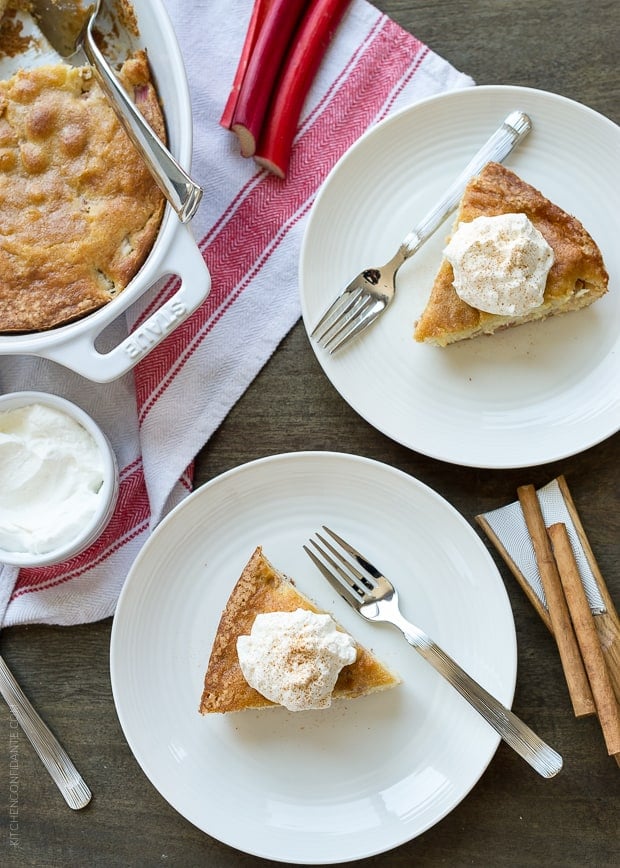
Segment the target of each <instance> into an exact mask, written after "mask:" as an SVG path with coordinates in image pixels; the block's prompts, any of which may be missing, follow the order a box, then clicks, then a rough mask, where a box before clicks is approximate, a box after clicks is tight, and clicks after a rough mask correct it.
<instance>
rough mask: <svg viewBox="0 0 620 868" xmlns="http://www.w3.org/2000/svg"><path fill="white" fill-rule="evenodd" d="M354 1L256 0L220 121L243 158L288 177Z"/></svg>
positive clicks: (281, 176)
mask: <svg viewBox="0 0 620 868" xmlns="http://www.w3.org/2000/svg"><path fill="white" fill-rule="evenodd" d="M350 2H351V0H254V6H253V8H252V14H251V17H250V23H249V25H248V30H247V33H246V37H245V42H244V44H243V49H242V51H241V57H240V58H239V64H238V66H237V71H236V73H235V78H234V81H233V85H232V89H231V91H230V94H229V96H228V100H227V102H226V106H225V108H224V112H223V114H222V117H221V119H220V123H221V125H222V126H223V127H225V128H226V129H228V130H231V131H232V132H233V133H235V135H236V136H237V138H238V139H239V146H240V149H241V153H242V154H243V156H244V157H253V158H254V159H255V160H256V162H257V163H258V164H259V165H260V166H263V167H264V168H266V169H268V170H269V171H270V172H273V173H274V174H275V175H278V177H280V178H285V177H286V174H287V171H288V167H289V161H290V154H291V148H292V145H293V139H294V137H295V132H296V130H297V125H298V122H299V116H300V115H301V110H302V108H303V104H304V100H305V98H306V96H307V93H308V90H309V89H310V85H311V84H312V82H313V80H314V77H315V76H316V73H317V71H318V68H319V66H320V64H321V60H322V59H323V56H324V54H325V52H326V50H327V47H328V45H329V43H330V41H331V39H332V36H333V34H334V32H335V30H336V28H337V27H338V24H339V23H340V21H341V19H342V16H343V15H344V12H345V10H346V8H347V6H348V5H349V3H350Z"/></svg>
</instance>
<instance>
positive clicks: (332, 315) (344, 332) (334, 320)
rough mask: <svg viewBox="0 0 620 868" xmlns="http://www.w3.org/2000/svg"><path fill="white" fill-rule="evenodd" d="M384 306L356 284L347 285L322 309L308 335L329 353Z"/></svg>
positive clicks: (372, 319) (374, 316)
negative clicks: (353, 287) (352, 286)
mask: <svg viewBox="0 0 620 868" xmlns="http://www.w3.org/2000/svg"><path fill="white" fill-rule="evenodd" d="M384 307H385V304H384V303H383V302H382V301H380V300H379V299H377V298H375V297H374V296H372V295H369V294H368V293H367V292H365V291H364V290H363V289H362V288H361V287H360V286H358V287H356V288H355V289H347V290H345V291H344V292H343V293H342V294H341V295H339V296H338V298H337V299H336V300H335V301H334V302H333V303H332V304H331V305H330V307H329V308H328V309H327V310H326V311H325V313H324V314H323V316H322V317H321V319H320V320H319V321H318V323H317V324H316V326H315V327H314V329H313V330H312V332H311V334H310V337H313V338H315V340H316V341H317V343H318V344H319V345H320V346H322V347H324V349H326V350H329V352H330V353H333V352H335V351H336V350H338V349H340V348H341V347H343V346H344V345H345V344H347V343H349V341H350V340H352V339H353V338H354V337H355V336H356V335H358V334H359V333H360V332H362V331H363V330H364V329H365V328H367V327H368V326H369V325H370V324H371V323H373V322H374V321H375V319H376V318H377V316H378V314H379V313H380V312H381V311H382V310H383V308H384Z"/></svg>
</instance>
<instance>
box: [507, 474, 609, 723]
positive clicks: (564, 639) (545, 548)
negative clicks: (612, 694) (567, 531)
mask: <svg viewBox="0 0 620 868" xmlns="http://www.w3.org/2000/svg"><path fill="white" fill-rule="evenodd" d="M517 495H518V497H519V502H520V504H521V508H522V510H523V517H524V519H525V524H526V525H527V529H528V531H529V534H530V537H531V539H532V545H533V547H534V554H535V556H536V563H537V565H538V572H539V574H540V578H541V581H542V585H543V588H544V591H545V597H546V598H547V609H548V610H549V618H550V621H551V626H552V628H553V635H554V637H555V641H556V643H557V646H558V651H559V654H560V660H561V662H562V669H563V670H564V677H565V678H566V684H567V687H568V692H569V696H570V699H571V703H572V706H573V712H574V714H575V717H585V716H586V715H589V714H596V710H597V709H596V705H595V702H594V698H593V696H592V690H591V689H590V684H589V682H588V676H587V674H586V670H585V668H584V661H583V660H582V657H581V652H580V650H579V645H578V643H577V638H576V636H575V631H574V629H573V624H572V621H571V617H570V613H569V610H568V605H567V602H566V599H565V597H564V591H563V589H562V583H561V580H560V576H559V573H558V568H557V565H556V562H555V558H554V556H553V551H552V549H551V543H550V541H549V537H548V535H547V528H546V526H545V521H544V518H543V516H542V512H541V510H540V504H539V502H538V497H537V495H536V489H535V488H534V486H533V485H522V486H520V487H519V488H518V489H517Z"/></svg>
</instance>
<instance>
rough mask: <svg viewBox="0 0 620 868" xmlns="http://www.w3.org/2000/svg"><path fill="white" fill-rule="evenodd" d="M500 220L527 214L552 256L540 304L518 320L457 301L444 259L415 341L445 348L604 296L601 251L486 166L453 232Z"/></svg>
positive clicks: (537, 197) (571, 222) (513, 179)
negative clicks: (463, 225) (477, 222)
mask: <svg viewBox="0 0 620 868" xmlns="http://www.w3.org/2000/svg"><path fill="white" fill-rule="evenodd" d="M503 214H525V215H526V216H527V217H528V218H529V220H530V221H531V223H532V224H533V226H534V227H535V229H537V230H538V231H539V232H540V233H541V234H542V236H543V238H544V239H545V241H546V242H547V244H548V245H550V247H551V249H552V251H553V264H552V265H551V268H550V270H549V272H548V275H547V280H546V284H545V285H544V298H543V301H542V304H540V305H538V306H536V307H534V308H533V309H532V310H530V311H528V312H527V313H525V314H522V315H520V316H516V315H512V316H511V315H510V314H497V313H489V312H487V311H483V310H479V309H478V308H476V307H472V306H470V305H469V304H467V303H466V302H465V301H463V300H462V299H461V298H460V297H459V295H457V292H456V290H455V288H454V285H453V282H454V272H453V268H452V265H451V264H450V262H448V261H447V259H444V260H443V261H442V263H441V266H440V268H439V271H438V273H437V276H436V278H435V282H434V284H433V287H432V290H431V293H430V297H429V300H428V303H427V305H426V308H425V309H424V311H423V312H422V315H421V316H420V318H419V320H418V322H417V323H416V325H415V330H414V337H415V340H416V341H420V342H424V343H429V344H436V345H437V346H441V347H444V346H446V345H447V344H451V343H453V342H455V341H461V340H464V339H465V338H473V337H477V336H478V335H481V334H492V333H493V332H495V331H497V330H498V329H501V328H507V327H508V326H515V325H520V324H521V323H525V322H531V321H533V320H540V319H544V318H545V317H548V316H552V315H555V314H559V313H564V312H566V311H572V310H578V309H579V308H584V307H587V306H588V305H590V304H592V303H593V302H594V301H596V300H597V299H598V298H600V297H601V296H602V295H604V294H605V292H606V291H607V284H608V274H607V271H606V269H605V265H604V262H603V257H602V255H601V251H600V250H599V248H598V247H597V245H596V243H595V242H594V241H593V239H592V238H591V237H590V235H589V234H588V232H587V231H586V230H585V229H584V227H583V226H582V225H581V223H580V222H579V221H578V220H577V219H576V218H575V217H572V216H571V215H570V214H567V213H566V212H565V211H563V210H562V209H561V208H559V207H558V206H557V205H554V204H553V203H552V202H550V201H549V199H547V198H545V196H543V194H542V193H541V192H539V191H538V190H537V189H535V188H534V187H532V186H530V184H527V183H526V182H525V181H523V180H522V179H521V178H519V177H518V176H517V175H516V174H515V173H514V172H512V171H511V170H510V169H507V168H506V167H505V166H503V165H501V164H499V163H488V164H487V166H485V168H484V169H483V170H482V172H481V173H480V174H479V175H478V176H477V177H476V178H473V179H472V180H471V181H470V182H469V184H468V185H467V188H466V189H465V192H464V194H463V197H462V199H461V202H460V205H459V209H458V213H457V216H456V220H455V223H454V228H453V232H455V231H456V229H457V227H458V225H459V224H460V223H469V222H471V221H473V220H475V219H476V218H478V217H494V216H497V215H503Z"/></svg>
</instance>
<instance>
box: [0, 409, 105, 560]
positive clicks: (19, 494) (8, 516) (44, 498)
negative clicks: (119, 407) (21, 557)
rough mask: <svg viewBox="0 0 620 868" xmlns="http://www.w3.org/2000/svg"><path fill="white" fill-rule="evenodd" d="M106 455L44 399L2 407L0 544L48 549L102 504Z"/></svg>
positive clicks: (68, 537)
mask: <svg viewBox="0 0 620 868" xmlns="http://www.w3.org/2000/svg"><path fill="white" fill-rule="evenodd" d="M103 478H104V460H103V456H102V454H101V451H100V449H99V447H98V446H97V444H96V443H95V441H94V439H93V438H92V436H91V435H90V434H89V432H88V431H86V429H85V428H84V427H83V426H82V425H80V424H79V422H77V421H75V420H74V419H72V418H71V417H70V416H68V415H67V414H66V413H63V412H62V411H60V410H57V409H56V408H55V407H50V406H47V405H43V404H36V403H35V404H30V405H28V406H25V407H17V408H15V409H12V410H6V411H3V412H0V547H2V548H4V549H5V550H6V551H11V552H28V553H32V554H44V553H46V552H50V551H53V550H54V549H56V548H58V547H60V546H62V545H64V544H65V543H70V542H71V541H72V540H73V539H75V538H76V537H77V536H78V535H79V534H81V533H82V531H83V530H84V526H85V525H86V524H87V523H88V522H89V521H90V520H91V519H92V517H93V515H94V514H95V512H96V510H97V509H98V508H99V498H98V492H99V491H100V489H101V486H102V484H103Z"/></svg>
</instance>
